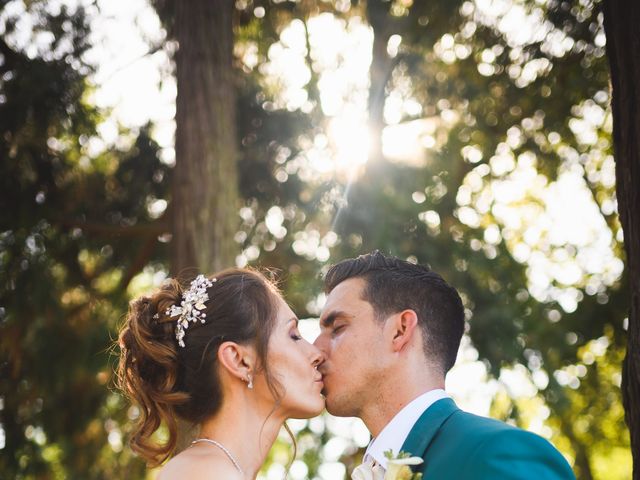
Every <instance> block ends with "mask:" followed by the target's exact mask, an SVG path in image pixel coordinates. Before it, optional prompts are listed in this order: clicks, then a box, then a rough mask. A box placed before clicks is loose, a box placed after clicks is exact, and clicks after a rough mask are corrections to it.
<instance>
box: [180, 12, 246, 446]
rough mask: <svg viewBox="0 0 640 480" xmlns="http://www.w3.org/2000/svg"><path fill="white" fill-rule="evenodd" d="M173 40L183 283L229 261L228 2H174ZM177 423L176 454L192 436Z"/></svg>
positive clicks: (234, 223) (234, 182)
mask: <svg viewBox="0 0 640 480" xmlns="http://www.w3.org/2000/svg"><path fill="white" fill-rule="evenodd" d="M174 6H175V24H174V26H175V38H176V40H177V41H178V52H177V55H176V76H177V88H178V95H177V99H176V166H175V170H174V174H173V185H172V199H171V232H172V235H173V237H172V242H171V243H172V246H171V270H172V275H174V276H178V277H179V278H181V279H183V280H188V279H190V278H192V277H194V276H195V275H196V274H197V273H205V274H206V273H213V272H215V271H218V270H221V269H223V268H227V267H230V266H233V265H234V263H235V262H234V258H235V253H236V252H235V250H236V247H235V245H234V241H233V237H234V234H235V232H236V229H237V227H238V214H237V210H238V206H239V204H238V203H239V201H238V198H239V197H238V173H237V164H236V160H237V143H236V142H237V134H236V93H235V85H234V82H233V71H232V56H233V22H232V18H233V17H232V15H233V10H234V2H229V1H225V0H218V1H212V0H190V1H188V2H186V1H181V0H178V1H176V2H175V4H174ZM197 433H198V432H197V428H196V426H194V425H191V424H187V423H186V422H182V421H180V422H179V423H178V444H177V451H178V452H179V451H181V450H183V449H184V448H186V447H188V446H189V444H190V441H191V440H192V439H193V438H194V437H195V436H196V435H197Z"/></svg>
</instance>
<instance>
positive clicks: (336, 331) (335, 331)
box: [331, 325, 344, 335]
mask: <svg viewBox="0 0 640 480" xmlns="http://www.w3.org/2000/svg"><path fill="white" fill-rule="evenodd" d="M343 328H344V325H338V326H337V327H334V328H333V330H331V333H332V334H333V335H335V334H337V333H338V332H340V330H342V329H343Z"/></svg>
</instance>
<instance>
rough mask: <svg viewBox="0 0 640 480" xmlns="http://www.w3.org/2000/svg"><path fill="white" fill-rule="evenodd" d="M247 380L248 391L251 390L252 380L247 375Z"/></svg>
mask: <svg viewBox="0 0 640 480" xmlns="http://www.w3.org/2000/svg"><path fill="white" fill-rule="evenodd" d="M248 378H249V380H247V387H248V388H249V390H253V378H251V375H248Z"/></svg>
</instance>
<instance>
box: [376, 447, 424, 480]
mask: <svg viewBox="0 0 640 480" xmlns="http://www.w3.org/2000/svg"><path fill="white" fill-rule="evenodd" d="M384 456H385V457H387V459H388V461H387V472H386V473H385V475H384V480H422V474H421V473H413V471H412V470H411V465H420V464H421V463H422V462H423V460H422V458H420V457H412V456H411V455H410V454H409V453H407V452H400V453H399V454H398V456H397V457H394V456H393V451H391V450H388V451H386V452H384Z"/></svg>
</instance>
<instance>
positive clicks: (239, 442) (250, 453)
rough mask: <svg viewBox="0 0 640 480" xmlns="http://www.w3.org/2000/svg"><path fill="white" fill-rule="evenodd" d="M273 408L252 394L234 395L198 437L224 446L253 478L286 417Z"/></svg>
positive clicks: (247, 476)
mask: <svg viewBox="0 0 640 480" xmlns="http://www.w3.org/2000/svg"><path fill="white" fill-rule="evenodd" d="M271 410H272V408H271V407H269V406H266V405H261V404H260V402H259V401H258V400H257V399H256V398H255V397H252V396H251V395H246V394H244V393H240V394H239V395H232V396H231V397H228V398H227V399H226V401H225V402H224V403H223V405H222V407H221V409H220V411H219V412H218V413H217V414H216V415H215V416H214V417H212V418H211V419H209V420H207V421H205V422H204V423H203V424H202V425H201V428H200V434H199V435H198V437H199V438H209V439H211V440H215V441H217V442H219V443H221V444H222V445H224V447H225V448H226V449H227V450H229V452H230V453H231V454H232V455H233V457H234V458H235V460H236V461H237V462H238V463H239V464H240V467H241V468H242V470H243V472H244V474H245V477H246V478H251V479H253V478H255V477H256V476H257V475H258V471H259V470H260V467H261V466H262V464H263V463H264V461H265V459H266V457H267V454H268V453H269V450H270V449H271V446H272V445H273V442H275V440H276V437H277V436H278V432H279V431H280V428H281V427H282V424H283V423H284V420H285V419H284V418H283V417H282V416H281V415H278V413H277V412H272V411H271Z"/></svg>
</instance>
